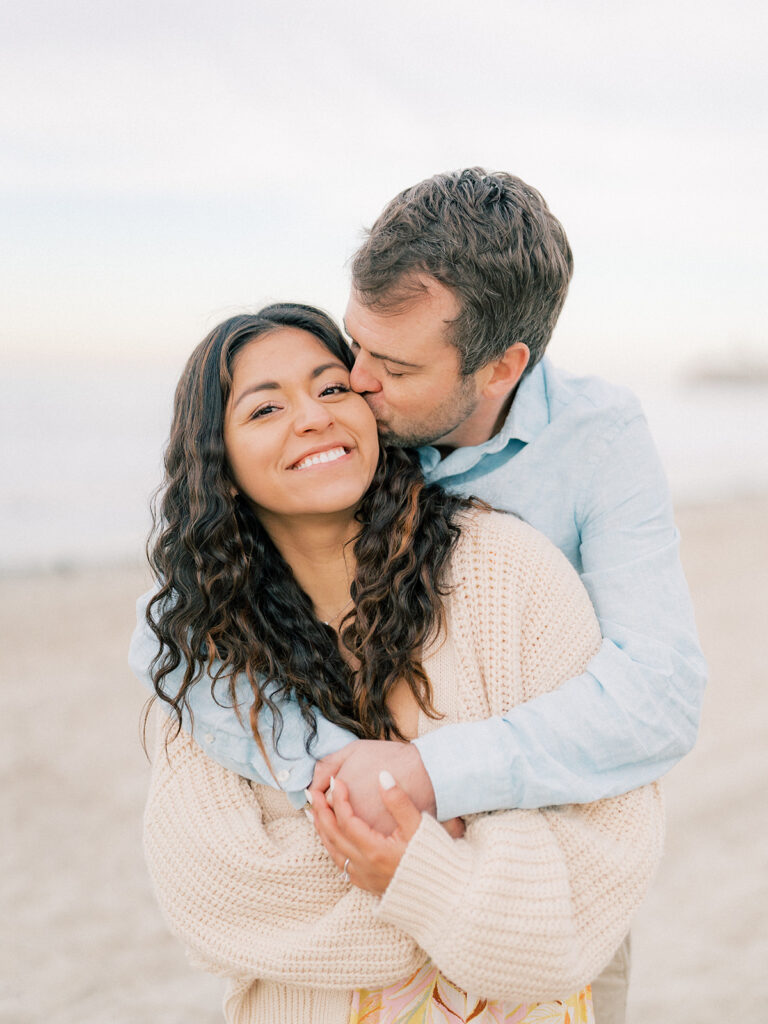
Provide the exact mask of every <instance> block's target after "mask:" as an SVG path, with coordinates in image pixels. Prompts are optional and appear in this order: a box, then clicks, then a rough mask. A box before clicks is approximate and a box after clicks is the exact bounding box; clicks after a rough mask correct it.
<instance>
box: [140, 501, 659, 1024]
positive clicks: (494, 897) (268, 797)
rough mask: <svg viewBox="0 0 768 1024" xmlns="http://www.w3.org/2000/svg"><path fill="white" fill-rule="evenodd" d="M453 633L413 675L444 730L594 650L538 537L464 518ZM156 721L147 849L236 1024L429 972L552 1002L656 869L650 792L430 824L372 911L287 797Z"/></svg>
mask: <svg viewBox="0 0 768 1024" xmlns="http://www.w3.org/2000/svg"><path fill="white" fill-rule="evenodd" d="M447 582H448V584H449V585H450V587H451V593H450V596H449V597H448V598H447V600H446V613H447V614H446V631H445V633H444V634H443V635H442V636H441V637H440V638H438V640H436V641H435V643H434V644H433V645H432V647H431V649H430V650H429V651H428V652H427V653H426V655H425V658H424V667H425V669H426V671H427V673H428V675H429V678H430V681H431V683H432V687H433V697H434V704H435V706H436V707H437V708H438V710H439V711H440V712H441V713H442V714H443V718H442V720H441V721H440V722H438V723H435V722H434V721H432V720H430V719H428V718H426V716H424V715H420V717H419V732H420V733H421V732H424V731H427V730H428V729H430V728H435V727H436V726H438V725H440V724H444V723H447V722H458V721H466V720H477V719H481V718H485V717H488V716H489V715H494V714H501V713H503V712H504V711H506V710H508V709H509V708H510V707H512V706H514V705H515V704H518V703H521V702H522V701H525V700H529V699H531V698H532V697H535V696H537V695H539V694H542V693H545V692H547V691H550V690H552V689H554V688H556V687H557V686H558V685H559V684H560V683H562V682H564V681H565V680H567V679H569V678H571V677H572V676H575V675H578V674H579V673H580V672H581V671H583V669H584V667H585V665H586V664H587V662H588V661H589V660H590V658H591V656H592V655H593V654H594V653H595V651H596V650H597V648H598V646H599V645H600V632H599V629H598V626H597V622H596V619H595V615H594V612H593V610H592V607H591V605H590V602H589V599H588V597H587V595H586V592H585V591H584V588H583V586H582V585H581V582H580V580H579V579H578V576H577V575H576V574H575V572H574V571H573V569H572V568H571V566H570V565H569V564H568V562H567V561H566V559H565V558H564V556H563V555H561V554H560V552H559V551H557V549H556V548H554V547H553V546H552V545H551V544H550V543H549V541H547V540H546V538H544V537H543V536H542V535H540V534H538V533H536V532H535V531H534V530H532V529H530V528H529V527H527V526H526V525H525V524H523V523H522V522H520V521H519V520H516V519H514V518H512V517H510V516H504V515H500V514H498V513H473V514H472V515H471V516H468V517H466V519H465V520H464V523H463V531H462V536H461V539H460V541H459V544H458V545H457V548H456V550H455V552H454V554H453V557H452V559H451V565H450V570H449V574H448V579H447ZM165 738H166V720H165V718H164V716H162V714H159V713H158V715H157V728H156V732H155V750H154V754H153V776H152V784H151V789H150V794H149V799H148V803H147V809H146V815H145V851H146V857H147V863H148V865H149V869H150V873H151V875H152V878H153V882H154V885H155V890H156V894H157V898H158V901H159V903H160V906H161V908H162V909H163V911H164V913H165V916H166V918H167V920H168V923H169V925H170V927H171V929H172V930H173V931H174V932H175V933H176V934H177V935H178V936H179V937H180V938H181V939H182V940H183V941H184V943H185V944H186V945H187V947H188V949H189V950H190V955H191V957H192V959H193V961H194V962H195V963H196V964H198V965H199V966H201V967H204V968H205V969H206V970H209V971H213V972H215V973H219V974H222V975H225V976H227V977H228V978H229V979H230V983H229V988H228V992H227V996H226V999H225V1013H226V1019H227V1020H228V1021H230V1022H233V1024H274V1022H276V1021H280V1022H282V1024H293V1022H296V1024H305V1022H307V1021H312V1022H315V1024H346V1022H347V1020H348V1015H349V1007H350V999H351V990H352V989H354V988H358V987H366V988H369V989H372V988H378V987H384V986H386V985H389V984H392V983H394V982H396V981H399V980H402V979H403V978H405V977H406V976H407V975H408V974H410V973H412V972H413V971H415V970H416V969H417V968H418V967H420V966H421V965H422V964H423V963H424V962H425V960H426V959H427V958H430V959H431V960H432V961H433V962H434V963H435V964H436V965H437V966H438V967H439V968H440V970H441V971H442V972H443V973H444V974H445V975H446V976H447V977H448V978H450V979H451V981H453V982H454V983H455V984H456V985H458V986H460V987H461V988H464V989H467V990H471V991H473V992H478V993H482V994H483V995H485V996H487V997H488V998H493V999H505V1000H510V1001H511V1000H514V999H516V1000H518V1001H535V1000H539V1001H544V1000H547V999H551V998H556V997H558V996H563V995H570V994H571V993H573V992H575V991H577V990H578V989H580V988H582V987H583V986H584V985H586V984H588V983H589V982H590V981H592V980H593V979H594V978H595V977H596V976H597V975H598V974H599V973H600V970H601V969H602V968H603V967H604V966H605V964H606V963H607V962H608V961H609V960H610V958H611V956H612V954H613V952H614V951H615V949H616V948H617V947H618V945H619V943H620V942H621V940H622V938H623V936H624V935H625V933H626V932H627V930H628V928H629V923H630V918H631V915H632V913H633V911H634V910H635V909H636V907H637V906H638V904H639V903H640V901H641V900H642V898H643V896H644V894H645V892H646V890H647V887H648V885H649V883H650V880H651V877H652V875H653V872H654V870H655V868H656V865H657V863H658V860H659V857H660V854H661V847H662V831H663V827H662V819H663V812H662V806H661V797H660V792H659V788H658V786H657V785H653V786H647V787H644V788H643V789H640V790H636V791H634V792H632V793H629V794H627V795H625V796H622V797H617V798H615V799H612V800H605V801H601V802H599V803H596V804H590V805H585V806H575V805H574V806H569V807H563V808H550V809H544V810H541V811H502V812H496V813H493V814H483V815H476V816H472V817H470V818H469V819H467V832H466V835H465V837H464V838H463V839H461V840H452V839H450V837H449V836H448V835H447V833H446V832H445V831H444V829H443V828H442V827H441V826H440V825H438V824H437V822H435V821H434V820H433V819H431V818H430V817H429V816H427V815H424V816H423V818H422V823H421V826H420V828H419V830H418V832H417V833H416V835H415V836H414V837H413V839H412V840H411V842H410V843H409V845H408V848H407V850H406V853H405V855H404V857H403V859H402V861H401V863H400V865H399V867H398V870H397V872H396V874H395V877H394V878H393V880H392V882H391V883H390V885H389V887H388V889H387V891H386V893H385V894H384V896H383V897H382V898H381V899H379V898H377V897H374V896H372V895H370V894H367V893H363V892H361V891H360V890H358V889H355V888H354V887H351V886H349V885H348V884H345V883H344V882H343V881H342V879H341V876H340V874H339V872H338V870H337V869H336V867H335V865H334V864H333V862H332V861H331V860H330V858H329V857H328V856H327V854H326V853H325V851H324V849H323V847H322V845H321V844H320V842H319V840H318V838H317V836H316V834H315V832H314V829H313V827H312V825H311V823H310V822H309V821H307V819H306V818H305V816H304V815H303V814H302V813H301V812H300V811H298V812H297V811H296V810H295V809H294V808H293V807H292V806H291V804H290V803H289V801H288V800H287V798H286V797H284V796H283V795H282V794H280V793H276V792H275V791H273V790H270V789H269V788H268V787H264V786H257V785H252V784H250V783H249V782H247V781H246V780H244V779H241V778H240V777H239V776H236V775H234V774H233V773H231V772H228V771H226V770H225V769H224V768H222V767H220V766H219V765H218V764H216V763H215V762H213V761H212V760H210V759H209V758H208V757H207V756H206V755H205V754H204V753H203V752H202V750H201V749H200V748H199V747H198V746H197V744H196V743H195V742H194V741H193V740H192V739H191V738H190V737H189V736H188V735H187V734H186V733H184V732H182V733H180V734H179V735H178V736H177V737H176V738H175V739H173V740H172V741H171V742H170V743H169V744H168V752H167V755H166V753H165V749H164V747H165Z"/></svg>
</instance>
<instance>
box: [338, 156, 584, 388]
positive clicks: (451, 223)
mask: <svg viewBox="0 0 768 1024" xmlns="http://www.w3.org/2000/svg"><path fill="white" fill-rule="evenodd" d="M572 273H573V256H572V254H571V248H570V246H569V244H568V239H567V238H566V235H565V231H564V230H563V226H562V224H561V223H560V222H559V221H558V220H557V218H556V217H554V216H553V215H552V214H551V213H550V211H549V207H548V206H547V204H546V202H545V201H544V199H543V197H542V196H541V195H540V194H539V193H538V192H537V191H536V189H534V188H531V187H530V185H526V184H525V182H524V181H521V179H520V178H516V177H514V176H513V175H511V174H505V173H503V172H497V173H494V174H489V173H488V172H487V171H485V170H483V168H482V167H470V168H467V169H466V170H463V171H454V172H452V173H450V174H436V175H435V176H434V177H433V178H428V179H427V180H426V181H422V182H421V183H420V184H418V185H414V186H412V187H411V188H407V189H405V191H404V192H401V193H400V195H398V196H396V197H395V198H394V199H393V200H392V201H391V202H390V203H389V204H388V205H387V206H386V207H385V208H384V211H383V212H382V214H381V216H380V217H379V218H378V220H377V221H376V223H375V224H374V225H373V227H372V228H371V229H370V231H369V232H368V235H367V238H366V240H365V242H364V243H363V245H362V246H361V247H360V249H359V250H358V251H357V253H356V254H355V256H354V257H353V260H352V286H353V288H354V290H355V292H356V294H357V297H358V298H359V300H360V301H361V302H362V303H363V304H364V305H366V306H369V307H371V308H372V309H375V310H380V311H382V312H395V311H397V310H398V309H402V308H403V307H404V306H406V305H407V304H408V303H409V301H411V300H412V299H414V298H416V297H417V296H418V295H419V294H422V293H424V292H425V291H426V289H427V286H428V282H426V281H424V277H425V276H426V277H431V278H434V279H436V280H437V281H439V282H440V283H441V284H443V285H445V286H447V287H448V288H450V289H451V290H452V291H453V292H454V294H455V295H456V297H457V299H458V301H459V304H460V310H461V311H460V313H459V315H458V317H457V318H456V319H455V320H454V321H453V326H452V329H451V331H450V333H449V341H450V342H451V343H452V344H453V345H455V346H456V348H457V349H458V350H459V354H460V357H461V372H462V373H464V374H470V373H474V372H475V371H476V370H478V369H480V367H482V366H485V365H487V364H488V363H489V362H491V360H493V359H496V358H498V357H499V356H500V355H502V354H503V353H504V352H505V350H506V349H507V348H508V347H509V346H510V345H514V344H515V343H516V342H524V343H525V344H526V345H527V346H528V348H529V349H530V352H531V357H530V361H529V363H528V367H527V370H530V369H531V368H532V367H533V366H535V365H536V363H537V362H538V361H539V360H540V359H541V357H542V355H543V354H544V350H545V348H546V347H547V344H548V342H549V339H550V338H551V336H552V331H553V330H554V327H555V324H556V323H557V318H558V316H559V315H560V310H561V309H562V307H563V303H564V302H565V296H566V294H567V292H568V284H569V282H570V279H571V274H572ZM527 370H526V372H527Z"/></svg>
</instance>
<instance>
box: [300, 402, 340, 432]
mask: <svg viewBox="0 0 768 1024" xmlns="http://www.w3.org/2000/svg"><path fill="white" fill-rule="evenodd" d="M333 422H334V417H333V413H332V409H331V406H330V405H329V404H328V403H327V402H318V401H317V399H315V398H312V397H311V396H309V395H308V396H307V397H306V398H304V399H303V400H302V401H301V402H300V404H299V407H298V409H297V410H296V416H295V419H294V426H295V428H296V431H297V433H300V434H303V433H304V432H305V431H307V430H324V429H325V428H326V427H329V426H330V425H331V424H332V423H333Z"/></svg>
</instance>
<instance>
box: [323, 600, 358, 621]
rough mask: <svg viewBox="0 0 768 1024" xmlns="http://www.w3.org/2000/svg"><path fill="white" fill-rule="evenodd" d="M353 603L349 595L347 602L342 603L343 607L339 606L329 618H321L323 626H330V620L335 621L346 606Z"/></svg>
mask: <svg viewBox="0 0 768 1024" xmlns="http://www.w3.org/2000/svg"><path fill="white" fill-rule="evenodd" d="M353 603H354V598H352V597H350V599H349V600H348V601H347V603H346V604H345V605H344V607H343V608H339V610H338V611H337V612H336V614H335V615H332V616H331V617H330V619H323V620H322V622H323V625H324V626H330V624H331V623H332V622H335V621H336V619H338V618H339V617H340V616H341V615H343V614H344V612H345V611H346V610H347V608H349V607H350V606H351V605H352V604H353Z"/></svg>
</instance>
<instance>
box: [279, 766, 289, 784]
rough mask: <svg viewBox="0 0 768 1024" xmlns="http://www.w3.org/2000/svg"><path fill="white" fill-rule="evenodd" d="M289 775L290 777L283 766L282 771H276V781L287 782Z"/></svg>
mask: <svg viewBox="0 0 768 1024" xmlns="http://www.w3.org/2000/svg"><path fill="white" fill-rule="evenodd" d="M290 777H291V773H290V772H289V771H288V770H287V769H286V768H283V770H282V771H280V772H278V773H277V781H278V782H287V781H288V779H290Z"/></svg>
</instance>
